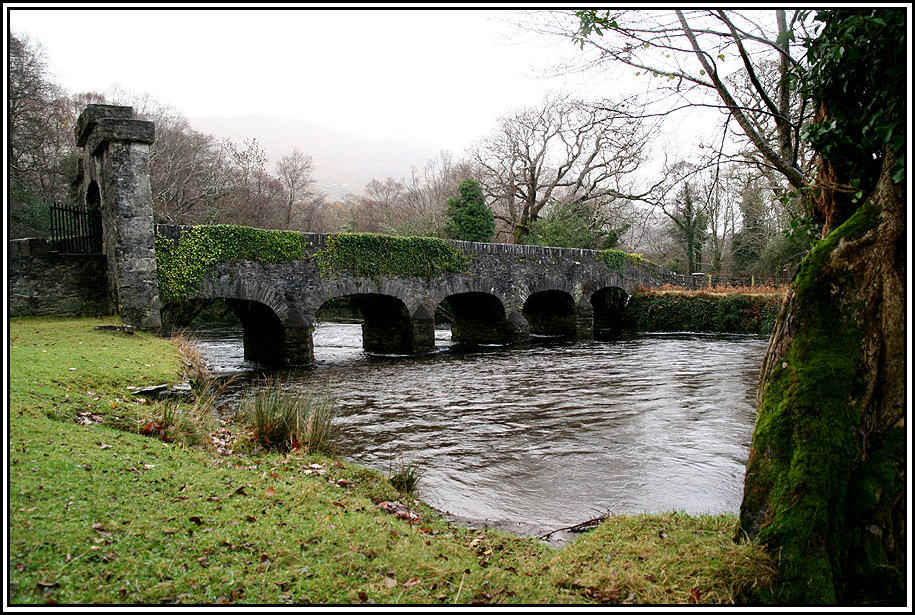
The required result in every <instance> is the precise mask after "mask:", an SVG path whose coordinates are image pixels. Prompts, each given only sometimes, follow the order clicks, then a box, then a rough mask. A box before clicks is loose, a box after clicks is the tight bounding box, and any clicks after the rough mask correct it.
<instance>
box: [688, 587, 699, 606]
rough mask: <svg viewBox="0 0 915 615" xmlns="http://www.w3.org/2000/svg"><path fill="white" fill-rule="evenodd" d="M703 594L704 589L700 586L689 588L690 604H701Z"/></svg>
mask: <svg viewBox="0 0 915 615" xmlns="http://www.w3.org/2000/svg"><path fill="white" fill-rule="evenodd" d="M701 595H702V590H701V589H699V586H698V585H697V586H696V587H694V588H692V589H691V590H689V602H690V604H699V597H700V596H701Z"/></svg>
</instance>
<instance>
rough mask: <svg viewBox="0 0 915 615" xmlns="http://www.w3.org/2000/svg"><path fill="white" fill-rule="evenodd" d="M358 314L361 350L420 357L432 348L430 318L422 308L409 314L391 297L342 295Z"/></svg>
mask: <svg viewBox="0 0 915 615" xmlns="http://www.w3.org/2000/svg"><path fill="white" fill-rule="evenodd" d="M343 296H344V297H347V298H348V299H350V300H351V301H352V303H353V304H354V305H355V306H356V307H357V308H358V309H359V312H360V313H361V314H362V347H363V349H364V350H365V351H366V352H371V353H378V354H420V353H422V352H431V351H432V350H434V349H435V322H434V315H433V314H432V313H431V312H429V311H428V310H427V309H426V308H425V306H418V307H417V308H416V310H414V312H413V313H411V312H410V310H409V308H408V307H407V304H406V303H405V302H404V301H403V300H402V299H400V298H399V297H396V296H394V295H386V294H382V293H353V294H350V295H343Z"/></svg>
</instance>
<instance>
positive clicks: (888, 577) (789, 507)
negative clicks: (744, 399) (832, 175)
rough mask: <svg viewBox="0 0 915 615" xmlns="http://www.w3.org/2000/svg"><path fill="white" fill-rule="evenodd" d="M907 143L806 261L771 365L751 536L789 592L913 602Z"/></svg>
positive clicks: (750, 479)
mask: <svg viewBox="0 0 915 615" xmlns="http://www.w3.org/2000/svg"><path fill="white" fill-rule="evenodd" d="M896 153H897V152H894V151H892V150H890V149H889V148H888V149H887V151H886V155H885V157H884V160H883V166H882V172H881V174H880V179H879V181H878V183H877V187H876V189H875V190H874V191H873V193H872V194H871V196H870V198H869V199H868V200H867V201H866V202H865V203H864V204H863V205H861V206H860V207H859V208H858V209H857V211H855V212H854V213H853V214H852V215H851V216H850V217H849V218H848V219H847V220H845V221H844V222H843V223H841V225H839V226H837V227H836V228H835V229H834V230H832V231H831V232H830V233H829V234H828V235H827V236H826V237H825V238H824V239H823V240H822V241H821V242H820V243H819V245H818V246H817V247H816V248H815V249H814V250H813V251H811V253H810V254H808V256H807V257H806V258H805V260H804V261H803V263H802V264H801V266H800V268H799V270H798V273H797V275H796V276H795V279H794V281H793V283H792V285H791V289H790V290H789V292H788V294H787V297H786V298H785V302H784V304H783V305H782V308H781V311H780V313H779V317H778V321H777V322H776V325H775V329H774V330H773V333H772V337H771V339H770V342H769V348H768V350H767V352H766V357H765V360H764V362H763V366H762V370H761V375H760V388H759V398H758V406H759V413H758V416H757V419H756V427H755V430H754V434H753V441H752V444H751V447H750V454H749V460H748V462H747V473H746V480H745V491H744V500H743V504H742V506H741V511H740V522H739V528H738V537H739V538H740V537H749V538H751V539H756V540H758V541H759V542H760V544H762V545H764V546H765V547H766V548H767V549H768V550H769V551H770V552H772V553H773V555H774V556H775V557H776V558H777V560H778V562H779V569H780V572H781V579H780V582H779V585H778V586H777V588H775V592H776V595H775V596H774V598H775V599H777V600H778V601H779V602H784V603H793V604H817V603H829V604H834V603H839V604H849V603H857V604H866V603H895V604H905V587H906V579H907V574H906V559H905V558H906V541H905V508H906V485H905V460H906V434H905V412H906V404H905V402H906V390H905V384H906V383H905V378H906V374H905V360H906V356H905V353H906V338H905V333H906V332H905V280H906V277H905V257H906V255H905V250H906V244H905V242H906V226H905V222H906V218H905V216H906V214H905V191H904V189H903V186H902V184H896V183H894V182H893V181H892V180H891V174H890V170H891V169H892V168H893V164H894V160H895V155H896ZM835 196H836V195H833V196H832V201H833V202H835V201H837V200H838V199H836V198H835ZM827 200H829V199H827Z"/></svg>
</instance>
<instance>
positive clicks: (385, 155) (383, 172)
mask: <svg viewBox="0 0 915 615" xmlns="http://www.w3.org/2000/svg"><path fill="white" fill-rule="evenodd" d="M188 121H189V122H190V124H191V127H192V128H193V129H194V130H196V131H198V132H202V133H206V134H211V135H214V136H216V137H217V138H219V139H222V138H229V139H231V140H232V141H233V142H234V143H235V144H236V145H239V146H242V145H243V144H244V141H245V139H257V143H258V145H260V147H261V148H262V149H263V150H264V151H265V152H266V154H267V157H268V158H269V162H268V163H267V170H268V171H270V172H271V173H272V172H274V165H275V164H276V162H277V161H278V160H279V159H280V158H282V157H283V156H286V155H288V154H291V153H292V150H293V148H296V147H297V148H299V149H300V150H302V152H303V153H304V154H306V155H308V156H311V158H312V161H313V163H314V178H315V179H316V180H317V182H318V188H319V189H320V190H323V191H324V192H326V193H327V194H328V197H329V198H331V199H336V198H340V197H342V196H343V195H344V194H346V193H347V192H352V193H355V194H359V193H361V192H362V190H363V189H364V188H365V185H366V184H367V183H368V182H369V181H371V180H372V179H378V180H381V181H383V180H385V179H386V178H388V177H393V178H395V179H400V178H407V177H409V176H410V167H411V166H415V167H417V168H422V167H424V166H425V165H426V163H427V162H428V161H429V160H432V159H433V158H436V157H437V156H438V155H439V152H441V150H442V149H443V148H441V147H439V146H437V145H435V144H434V143H431V142H429V141H424V140H423V139H418V138H415V137H408V136H402V135H401V136H394V137H368V136H365V135H362V134H358V133H355V132H349V131H346V130H341V129H339V128H334V127H333V126H328V125H327V124H322V123H320V122H308V121H304V120H297V119H294V118H289V117H285V116H282V115H270V114H251V115H237V116H233V117H191V118H188Z"/></svg>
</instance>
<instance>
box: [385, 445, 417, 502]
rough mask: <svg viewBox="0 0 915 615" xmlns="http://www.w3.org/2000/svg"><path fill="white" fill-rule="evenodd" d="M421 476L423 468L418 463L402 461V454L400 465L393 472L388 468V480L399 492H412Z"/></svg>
mask: <svg viewBox="0 0 915 615" xmlns="http://www.w3.org/2000/svg"><path fill="white" fill-rule="evenodd" d="M422 477H423V468H422V466H420V465H419V464H418V463H413V462H411V463H404V461H403V454H401V456H400V467H399V469H398V470H397V471H396V472H395V471H394V470H393V469H392V468H388V481H389V482H390V483H391V486H392V487H394V488H395V489H397V491H399V492H400V493H406V494H414V493H416V488H417V486H418V485H419V482H420V480H421V479H422Z"/></svg>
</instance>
